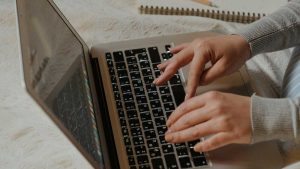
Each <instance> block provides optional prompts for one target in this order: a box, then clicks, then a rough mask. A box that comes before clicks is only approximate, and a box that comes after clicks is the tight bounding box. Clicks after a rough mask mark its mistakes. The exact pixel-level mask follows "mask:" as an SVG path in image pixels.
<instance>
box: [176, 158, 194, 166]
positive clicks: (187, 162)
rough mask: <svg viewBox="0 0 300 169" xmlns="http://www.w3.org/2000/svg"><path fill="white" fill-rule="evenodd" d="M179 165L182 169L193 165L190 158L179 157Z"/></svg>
mask: <svg viewBox="0 0 300 169" xmlns="http://www.w3.org/2000/svg"><path fill="white" fill-rule="evenodd" d="M179 163H180V166H181V167H182V168H191V167H192V163H191V160H190V158H189V157H179Z"/></svg>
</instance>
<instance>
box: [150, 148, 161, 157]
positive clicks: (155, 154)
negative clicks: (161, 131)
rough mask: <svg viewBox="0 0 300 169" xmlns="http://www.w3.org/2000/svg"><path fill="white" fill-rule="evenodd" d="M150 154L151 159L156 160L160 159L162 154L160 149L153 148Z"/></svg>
mask: <svg viewBox="0 0 300 169" xmlns="http://www.w3.org/2000/svg"><path fill="white" fill-rule="evenodd" d="M149 154H150V157H151V158H155V157H160V156H161V153H160V149H159V148H152V149H149Z"/></svg>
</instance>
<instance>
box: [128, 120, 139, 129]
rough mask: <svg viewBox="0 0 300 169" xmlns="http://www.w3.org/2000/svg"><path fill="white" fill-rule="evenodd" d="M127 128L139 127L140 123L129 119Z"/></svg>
mask: <svg viewBox="0 0 300 169" xmlns="http://www.w3.org/2000/svg"><path fill="white" fill-rule="evenodd" d="M128 123H129V126H130V127H131V128H132V127H139V126H140V121H139V119H137V118H136V119H129V120H128Z"/></svg>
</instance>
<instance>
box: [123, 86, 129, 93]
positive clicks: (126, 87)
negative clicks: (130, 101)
mask: <svg viewBox="0 0 300 169" xmlns="http://www.w3.org/2000/svg"><path fill="white" fill-rule="evenodd" d="M121 90H122V93H131V87H130V85H122V86H121Z"/></svg>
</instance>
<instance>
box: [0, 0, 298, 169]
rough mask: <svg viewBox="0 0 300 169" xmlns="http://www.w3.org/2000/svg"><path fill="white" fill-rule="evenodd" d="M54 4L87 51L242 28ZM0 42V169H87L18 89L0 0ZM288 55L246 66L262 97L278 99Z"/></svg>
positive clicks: (98, 5)
mask: <svg viewBox="0 0 300 169" xmlns="http://www.w3.org/2000/svg"><path fill="white" fill-rule="evenodd" d="M56 2H57V3H58V6H59V7H60V8H61V10H62V11H63V13H64V14H65V15H66V17H67V18H68V19H69V20H70V22H71V24H72V25H73V26H74V27H75V29H76V30H77V31H78V32H79V34H80V35H81V36H82V38H83V39H84V40H85V42H86V43H87V44H88V46H91V45H92V44H96V43H103V42H111V41H118V40H124V39H135V38H142V37H151V36H159V35H165V34H177V33H184V32H195V31H203V30H212V29H215V30H216V29H217V30H223V31H224V32H232V31H234V30H235V29H236V28H241V27H243V25H241V24H233V23H226V22H221V21H216V20H212V19H207V18H200V17H184V16H159V17H158V16H149V15H139V14H138V12H137V9H136V6H135V0H84V1H82V0H56ZM0 40H1V41H0V44H1V45H0V77H1V80H0V169H19V168H24V169H40V168H51V169H52V168H57V169H59V168H80V169H81V168H91V166H90V165H89V164H88V163H87V161H86V160H85V159H84V158H83V157H82V156H81V155H80V153H78V151H77V150H76V149H75V148H74V147H73V146H72V145H71V144H70V142H69V141H68V140H67V139H66V138H65V136H64V135H63V134H62V133H61V132H60V130H58V128H57V127H56V126H55V125H54V124H53V123H52V122H51V121H50V120H49V118H48V117H47V116H46V115H45V113H43V111H42V110H41V109H40V108H39V107H38V106H37V105H36V104H35V102H34V101H33V100H32V99H31V98H30V97H29V96H28V95H27V93H26V92H25V90H24V89H23V87H22V85H21V84H22V83H21V69H20V59H19V48H18V41H17V29H16V13H15V2H14V1H12V0H1V1H0ZM289 54H290V52H289V50H286V51H283V52H277V53H272V54H267V57H264V56H262V55H261V56H257V57H255V58H254V59H253V60H252V61H249V62H248V63H247V66H248V68H249V73H250V75H251V76H252V77H255V78H253V83H254V84H255V85H256V86H258V87H259V88H260V89H261V92H262V94H263V95H265V96H269V97H274V96H276V95H277V94H278V92H279V89H280V84H281V83H280V82H281V80H282V78H283V74H284V70H285V67H286V65H287V62H288V58H289V57H288V56H289ZM286 147H287V146H286ZM290 147H291V146H289V147H288V148H289V151H288V152H285V153H283V154H284V157H285V159H286V163H287V164H290V163H292V162H293V161H295V160H299V159H300V153H299V152H300V151H299V149H296V148H294V147H292V148H290ZM266 158H267V157H266ZM295 167H296V168H300V167H299V166H298V167H297V166H295ZM291 168H292V167H291Z"/></svg>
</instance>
